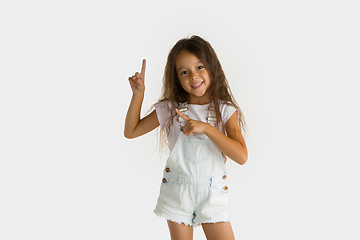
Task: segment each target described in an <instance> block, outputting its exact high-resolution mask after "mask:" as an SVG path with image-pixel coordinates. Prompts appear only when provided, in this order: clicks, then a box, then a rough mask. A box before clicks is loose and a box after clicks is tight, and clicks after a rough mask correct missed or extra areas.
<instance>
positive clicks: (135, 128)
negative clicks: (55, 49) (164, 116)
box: [124, 59, 160, 138]
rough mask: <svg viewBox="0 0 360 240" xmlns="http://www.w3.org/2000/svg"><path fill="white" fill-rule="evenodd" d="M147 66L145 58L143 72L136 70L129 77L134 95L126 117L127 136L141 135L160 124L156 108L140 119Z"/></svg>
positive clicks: (125, 134) (125, 131) (125, 133)
mask: <svg viewBox="0 0 360 240" xmlns="http://www.w3.org/2000/svg"><path fill="white" fill-rule="evenodd" d="M145 68H146V60H145V59H144V60H143V63H142V68H141V72H140V73H138V72H136V73H135V75H133V76H132V77H129V83H130V87H131V90H132V92H133V96H132V99H131V102H130V106H129V109H128V112H127V115H126V119H125V128H124V136H125V137H126V138H136V137H139V136H141V135H143V134H145V133H148V132H150V131H152V130H154V129H155V128H157V127H158V126H159V125H160V124H159V120H158V118H157V115H156V110H154V111H152V112H151V113H150V114H149V115H147V116H146V117H145V118H143V119H140V112H141V106H142V102H143V99H144V93H145V84H144V79H145Z"/></svg>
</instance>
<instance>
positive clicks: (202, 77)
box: [124, 36, 247, 240]
mask: <svg viewBox="0 0 360 240" xmlns="http://www.w3.org/2000/svg"><path fill="white" fill-rule="evenodd" d="M145 68H146V61H145V59H144V60H143V63H142V69H141V72H140V73H138V72H136V73H135V75H133V76H132V77H129V83H130V86H131V89H132V92H133V96H132V99H131V103H130V106H129V110H128V113H127V116H126V120H125V130H124V135H125V137H127V138H136V137H139V136H141V135H143V134H145V133H148V132H150V131H152V130H154V129H155V128H157V127H158V126H159V125H160V128H161V130H162V131H161V133H162V139H163V140H165V142H166V143H167V144H168V146H169V148H170V156H169V158H168V159H167V162H166V166H165V169H164V173H163V179H162V183H161V187H160V195H159V198H158V201H157V205H156V208H155V210H154V212H155V214H157V215H158V216H161V217H164V218H165V219H166V220H167V222H168V226H169V231H170V235H171V239H173V240H174V239H192V237H193V226H198V225H202V227H203V230H204V233H205V235H206V237H207V239H213V240H217V239H221V240H228V239H234V234H233V231H232V228H231V225H230V222H229V216H228V191H229V187H228V183H227V182H228V176H227V174H226V169H225V163H226V156H227V157H229V158H231V159H232V160H234V161H235V162H237V163H239V164H241V165H243V164H244V163H245V162H246V161H247V148H246V144H245V141H244V138H243V135H242V132H241V130H240V126H241V127H242V128H243V129H244V120H243V115H242V113H241V110H240V108H239V107H238V105H237V103H236V101H235V100H234V97H233V96H232V94H231V91H230V88H229V85H228V82H227V80H226V78H225V74H224V71H223V69H222V67H221V65H220V62H219V59H218V58H217V56H216V53H215V51H214V50H213V48H212V47H211V45H210V44H209V43H208V42H207V41H205V40H204V39H202V38H200V37H198V36H192V37H191V38H186V39H181V40H179V41H178V42H177V43H176V44H175V46H174V47H173V48H172V49H171V51H170V53H169V56H168V59H167V63H166V66H165V74H164V79H163V83H164V85H163V94H162V97H161V99H160V100H159V101H158V102H157V103H156V104H155V105H154V106H155V109H154V110H153V111H152V112H151V113H150V114H149V115H147V116H146V117H145V118H143V119H140V111H141V105H142V101H143V98H144V91H145V85H144V76H145Z"/></svg>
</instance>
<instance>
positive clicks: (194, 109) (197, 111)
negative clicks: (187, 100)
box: [155, 101, 236, 151]
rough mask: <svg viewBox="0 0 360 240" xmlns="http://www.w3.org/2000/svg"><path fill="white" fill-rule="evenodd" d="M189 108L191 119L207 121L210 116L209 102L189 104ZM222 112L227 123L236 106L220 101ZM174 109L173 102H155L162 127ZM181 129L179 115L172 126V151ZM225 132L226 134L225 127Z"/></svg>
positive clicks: (224, 121) (170, 144)
mask: <svg viewBox="0 0 360 240" xmlns="http://www.w3.org/2000/svg"><path fill="white" fill-rule="evenodd" d="M187 106H188V108H189V110H188V117H189V118H191V119H194V120H196V121H202V122H206V118H207V117H208V109H209V104H205V105H197V104H187ZM219 107H220V113H221V117H222V122H223V124H224V125H225V123H226V122H227V121H228V120H229V118H230V117H231V116H232V115H233V114H234V112H236V108H234V107H233V106H230V105H227V104H225V103H222V102H220V105H219ZM172 109H174V108H173V107H172V103H171V102H169V101H163V102H160V103H158V104H155V110H156V115H157V118H158V120H159V123H160V127H161V128H162V129H164V127H165V125H166V122H167V121H168V120H169V117H170V115H171V113H170V111H175V109H174V110H172ZM179 131H180V123H179V122H178V121H177V117H175V118H174V122H173V124H172V125H171V128H170V133H171V134H170V142H169V147H170V151H172V149H173V147H174V145H175V142H176V140H177V138H178V136H179ZM224 134H226V131H225V128H224Z"/></svg>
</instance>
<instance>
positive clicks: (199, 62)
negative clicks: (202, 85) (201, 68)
mask: <svg viewBox="0 0 360 240" xmlns="http://www.w3.org/2000/svg"><path fill="white" fill-rule="evenodd" d="M199 63H201V64H203V63H202V61H198V62H196V63H194V65H196V64H199ZM182 68H185V67H179V68H178V70H177V71H179V70H180V69H182Z"/></svg>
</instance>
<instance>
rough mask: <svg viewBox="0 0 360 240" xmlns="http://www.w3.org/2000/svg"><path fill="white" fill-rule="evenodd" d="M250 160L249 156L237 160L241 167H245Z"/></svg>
mask: <svg viewBox="0 0 360 240" xmlns="http://www.w3.org/2000/svg"><path fill="white" fill-rule="evenodd" d="M247 160H248V156H247V154H246V155H245V156H241V157H240V158H239V159H237V161H236V162H237V163H238V164H240V165H244V164H245V163H246V162H247Z"/></svg>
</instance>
